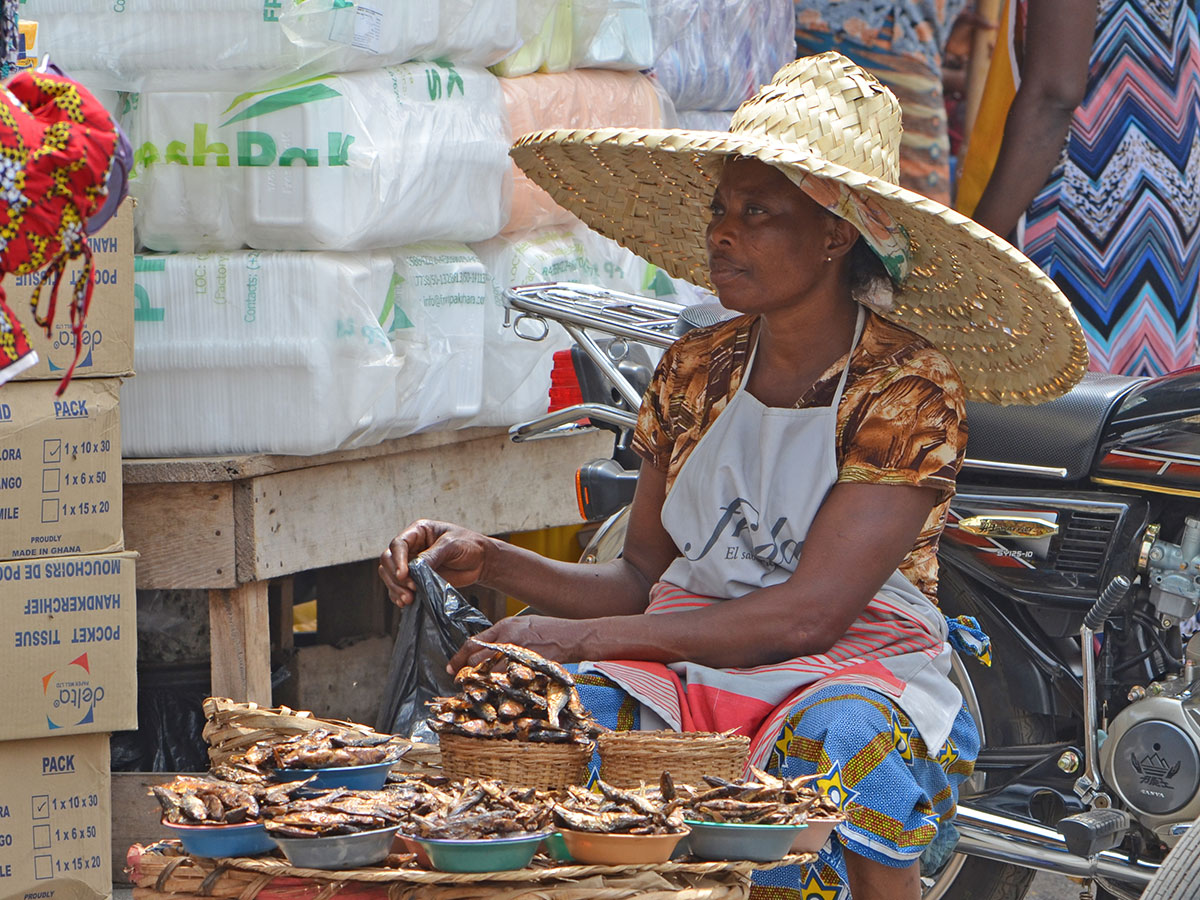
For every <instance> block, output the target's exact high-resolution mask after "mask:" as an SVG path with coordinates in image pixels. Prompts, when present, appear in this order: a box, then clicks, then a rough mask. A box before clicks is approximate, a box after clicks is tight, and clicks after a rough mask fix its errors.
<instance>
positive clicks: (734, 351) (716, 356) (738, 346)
mask: <svg viewBox="0 0 1200 900" xmlns="http://www.w3.org/2000/svg"><path fill="white" fill-rule="evenodd" d="M754 319H755V317H754V316H744V315H743V316H736V317H734V318H732V319H726V320H724V321H721V322H717V323H716V324H714V325H706V326H704V327H703V328H693V329H692V330H691V331H689V332H687V333H686V334H684V335H683V336H682V337H680V338H679V340H677V341H675V343H673V344H672V345H671V346H670V347H669V348H668V350H667V354H666V357H667V360H669V364H670V368H672V369H674V370H679V369H689V368H693V367H696V366H704V367H706V368H711V367H714V366H715V367H717V368H720V367H721V366H722V365H723V364H724V365H731V364H733V363H734V361H735V360H736V359H737V358H739V357H741V356H744V355H745V354H746V352H747V351H748V350H749V347H750V335H751V328H752V326H753V325H754Z"/></svg>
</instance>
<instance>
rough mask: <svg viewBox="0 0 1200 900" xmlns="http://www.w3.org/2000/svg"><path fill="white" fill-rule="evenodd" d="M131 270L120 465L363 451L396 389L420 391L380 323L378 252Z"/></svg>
mask: <svg viewBox="0 0 1200 900" xmlns="http://www.w3.org/2000/svg"><path fill="white" fill-rule="evenodd" d="M134 268H135V272H134V282H135V288H134V293H135V302H136V306H135V313H134V347H135V349H134V367H135V368H136V370H137V372H138V376H137V378H133V379H130V380H129V381H128V382H127V383H126V384H125V385H124V387H123V390H122V396H121V412H122V416H121V428H122V431H121V439H122V449H123V451H124V453H125V455H126V456H201V455H211V454H223V453H294V454H313V453H322V452H325V451H329V450H333V449H336V448H338V447H343V446H347V447H348V446H358V445H365V444H371V443H374V442H375V441H377V440H380V439H382V437H386V436H387V434H386V432H387V426H388V423H390V422H393V421H394V420H395V418H396V403H397V397H398V396H399V395H400V394H399V390H401V389H402V387H401V386H402V385H403V382H404V379H405V378H406V377H407V378H409V379H410V380H411V381H412V382H413V383H414V385H415V383H416V382H417V381H419V377H417V376H414V375H413V374H412V373H411V372H409V371H407V370H406V369H405V367H404V360H403V358H401V357H400V356H398V355H397V353H396V352H395V350H394V349H393V347H392V344H391V343H390V342H389V340H388V336H387V333H386V332H385V330H384V327H383V326H381V325H380V321H381V319H384V313H385V311H386V309H387V304H388V302H389V299H391V300H393V301H394V294H393V293H392V290H393V276H394V274H395V266H394V264H393V260H392V257H391V256H390V255H389V254H387V253H364V254H346V253H256V252H252V251H237V252H232V253H210V254H184V253H181V254H172V255H164V256H139V257H137V259H136V260H135V267H134ZM298 404H299V405H298ZM381 436H382V437H381Z"/></svg>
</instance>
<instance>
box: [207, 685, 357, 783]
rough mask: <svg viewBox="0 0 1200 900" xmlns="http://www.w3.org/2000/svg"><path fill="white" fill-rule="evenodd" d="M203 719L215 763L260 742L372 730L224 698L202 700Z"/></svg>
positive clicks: (211, 761)
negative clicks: (321, 733)
mask: <svg viewBox="0 0 1200 900" xmlns="http://www.w3.org/2000/svg"><path fill="white" fill-rule="evenodd" d="M204 718H205V722H204V740H205V741H207V742H208V759H209V762H210V763H212V765H214V766H216V765H220V764H221V763H224V762H226V761H227V760H228V759H229V757H231V756H233V755H234V754H235V753H238V752H239V751H242V750H245V749H246V748H247V747H249V746H251V745H252V744H256V743H258V742H259V741H268V740H269V741H282V740H285V739H286V738H289V737H293V736H295V735H297V734H305V733H307V732H309V731H316V730H318V729H320V730H324V731H331V732H333V733H335V734H346V733H349V732H356V733H359V734H374V733H375V732H374V730H373V729H371V728H368V727H367V726H366V725H360V724H358V723H357V722H343V721H342V720H340V719H322V718H318V717H317V716H314V715H313V714H312V713H310V712H307V711H305V710H294V709H288V707H286V706H280V707H278V708H275V709H268V708H267V707H262V706H259V705H258V704H257V703H242V702H238V701H236V700H229V699H226V698H225V697H209V698H208V699H207V700H205V701H204Z"/></svg>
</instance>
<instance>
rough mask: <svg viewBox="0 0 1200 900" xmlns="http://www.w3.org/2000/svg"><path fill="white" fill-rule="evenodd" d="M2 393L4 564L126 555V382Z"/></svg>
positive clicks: (26, 387) (0, 539)
mask: <svg viewBox="0 0 1200 900" xmlns="http://www.w3.org/2000/svg"><path fill="white" fill-rule="evenodd" d="M56 387H57V385H56V384H55V383H54V382H51V381H39V382H29V383H19V384H18V383H11V384H6V385H4V386H3V387H0V559H27V558H36V557H44V556H66V555H77V554H80V553H111V552H114V551H117V550H121V549H123V548H124V546H125V544H124V532H123V531H122V528H121V419H120V410H119V408H118V401H119V399H120V387H121V382H120V380H119V379H115V378H106V379H92V378H88V379H83V378H81V379H78V380H75V381H72V382H71V384H70V386H69V387H68V388H67V390H66V392H65V393H64V394H63V395H62V396H61V397H56V396H54V391H55V388H56Z"/></svg>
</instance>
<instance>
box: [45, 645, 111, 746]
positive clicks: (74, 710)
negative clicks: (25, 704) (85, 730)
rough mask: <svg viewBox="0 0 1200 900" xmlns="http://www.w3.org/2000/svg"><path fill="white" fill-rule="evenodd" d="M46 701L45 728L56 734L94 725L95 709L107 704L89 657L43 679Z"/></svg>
mask: <svg viewBox="0 0 1200 900" xmlns="http://www.w3.org/2000/svg"><path fill="white" fill-rule="evenodd" d="M42 694H43V696H45V698H46V724H47V725H48V726H49V727H50V730H51V731H53V730H55V729H58V728H74V727H75V726H77V725H88V724H91V723H92V722H94V721H95V715H96V705H97V704H99V703H100V702H101V701H102V700H104V688H103V687H102V686H101V685H98V684H94V683H93V678H92V670H91V668H90V667H89V666H88V655H87V654H86V653H84V654H83V655H81V656H77V657H76V658H75V659H73V660H71V661H70V662H69V663H67V665H66V666H63V667H62V668H60V669H55V670H53V671H52V672H49V673H48V674H46V675H43V676H42Z"/></svg>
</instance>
